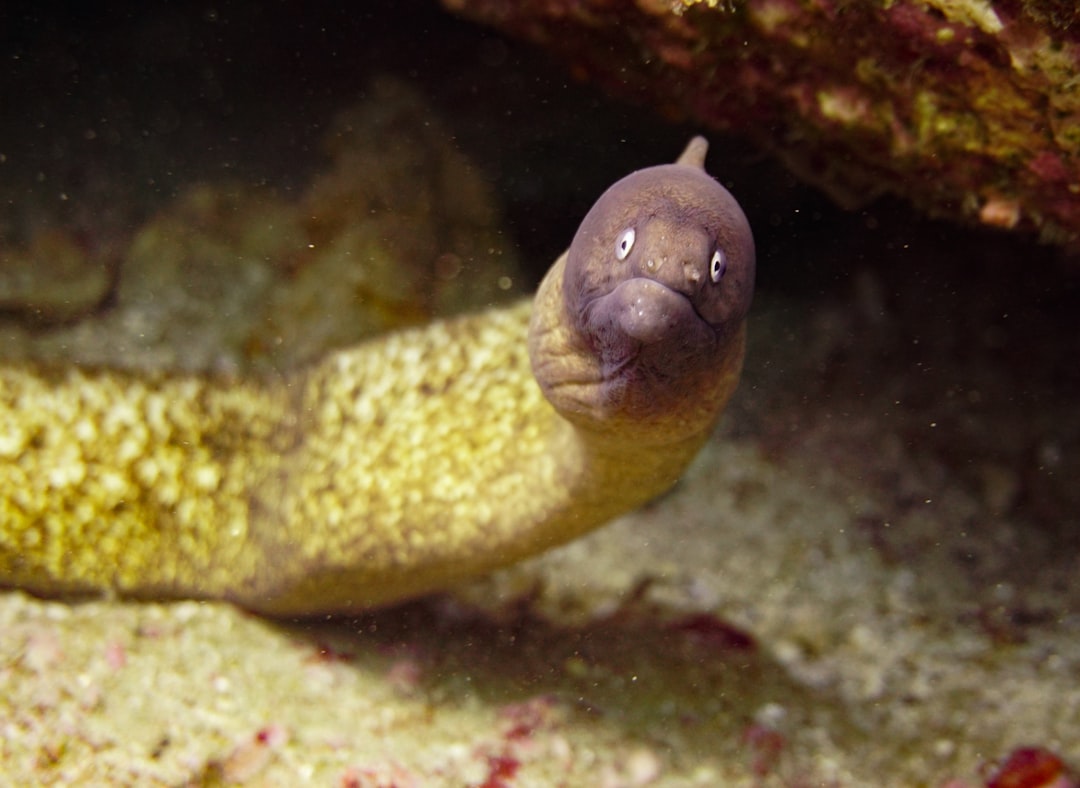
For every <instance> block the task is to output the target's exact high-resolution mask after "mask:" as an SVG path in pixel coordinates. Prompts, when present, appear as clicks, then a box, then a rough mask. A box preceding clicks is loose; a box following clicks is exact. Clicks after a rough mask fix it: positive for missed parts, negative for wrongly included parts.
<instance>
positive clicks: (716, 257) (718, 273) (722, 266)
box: [709, 249, 727, 283]
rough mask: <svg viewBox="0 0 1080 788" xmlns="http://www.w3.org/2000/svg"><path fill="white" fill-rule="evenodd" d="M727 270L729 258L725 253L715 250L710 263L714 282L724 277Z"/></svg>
mask: <svg viewBox="0 0 1080 788" xmlns="http://www.w3.org/2000/svg"><path fill="white" fill-rule="evenodd" d="M726 270H727V258H726V257H724V253H723V252H721V251H720V250H719V249H717V250H716V251H715V252H713V256H712V262H710V263H709V276H710V277H711V278H712V280H713V282H714V283H715V282H719V281H720V280H721V279H722V278H723V277H724V271H726Z"/></svg>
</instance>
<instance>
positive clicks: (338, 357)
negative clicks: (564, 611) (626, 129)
mask: <svg viewBox="0 0 1080 788" xmlns="http://www.w3.org/2000/svg"><path fill="white" fill-rule="evenodd" d="M705 150H706V143H705V141H704V140H703V139H701V138H695V140H693V141H692V142H691V143H690V145H689V146H688V148H687V150H686V152H684V154H683V155H682V157H680V159H679V162H678V163H676V164H674V165H663V166H659V167H651V168H648V169H645V170H641V171H638V172H636V173H633V174H631V175H629V176H627V177H626V178H624V179H623V180H621V181H619V182H618V183H616V184H615V185H614V186H612V187H611V188H610V189H609V190H608V191H607V192H605V194H604V195H603V196H602V197H601V198H600V200H598V202H597V203H596V205H595V206H594V207H593V208H592V210H591V211H590V212H589V214H588V215H587V216H586V217H585V220H584V221H583V223H582V225H581V228H580V229H579V230H578V232H577V234H576V235H575V238H574V240H573V243H572V244H571V247H570V249H569V251H568V252H567V253H566V254H564V255H563V256H561V257H560V258H559V260H557V261H556V263H555V265H554V266H553V267H552V269H551V270H550V271H549V273H548V275H547V277H546V278H545V279H544V281H543V283H542V284H541V286H540V289H539V292H538V293H537V295H536V298H535V300H534V301H533V302H532V303H529V302H521V303H517V304H515V305H511V306H509V307H504V308H496V309H489V310H487V311H484V312H480V313H477V314H473V315H468V316H465V317H460V318H453V319H449V320H442V321H437V322H434V323H432V324H430V325H428V326H426V327H422V328H416V329H409V330H405V331H401V332H398V333H392V334H389V335H387V336H384V337H379V338H377V339H375V340H372V341H369V342H366V343H363V344H360V345H358V346H355V347H352V348H347V349H344V350H340V351H336V352H333V353H331V354H329V355H327V356H326V357H324V358H323V359H322V360H320V361H318V362H316V363H314V364H312V365H310V366H308V367H306V368H303V369H301V370H299V371H296V372H294V373H290V374H286V375H284V376H280V377H275V378H269V379H264V380H259V381H254V380H252V381H239V382H238V381H236V380H223V379H218V378H213V377H200V376H195V375H190V376H170V375H160V374H159V375H147V374H142V375H137V374H135V373H131V372H119V371H115V370H81V369H64V370H57V369H46V368H41V367H37V366H32V365H7V366H3V367H0V582H3V583H4V584H7V585H13V586H19V587H23V588H26V589H28V590H31V591H33V592H36V593H41V594H47V595H69V594H96V593H115V594H118V595H121V596H130V597H139V598H169V597H196V598H220V599H229V600H233V601H235V602H237V603H239V604H241V605H243V606H245V607H248V608H251V609H254V610H258V611H261V612H265V613H270V614H313V613H321V612H344V611H353V610H358V609H363V608H367V607H370V606H373V605H379V604H384V603H389V602H393V601H397V600H400V599H404V598H407V597H410V596H413V595H417V594H420V593H423V592H426V591H430V590H434V589H438V588H441V587H445V586H447V585H449V584H450V583H452V582H454V581H455V580H458V579H460V578H464V577H468V576H471V575H475V574H478V573H482V572H484V571H487V570H490V569H493V568H495V567H497V566H500V565H505V564H507V563H511V562H513V561H515V560H517V559H519V558H522V557H524V556H526V555H529V554H531V553H535V552H537V551H540V550H542V549H545V548H547V547H549V546H552V545H554V544H558V543H560V542H563V541H566V540H568V539H571V538H573V537H575V536H577V535H579V534H581V533H583V532H585V531H587V530H589V529H591V528H594V527H596V526H598V525H600V524H602V523H604V522H606V521H607V520H609V519H611V518H612V517H614V516H615V515H617V514H620V513H622V512H624V511H627V510H629V509H631V508H634V507H635V506H637V505H639V504H641V503H643V502H644V501H646V500H648V499H650V498H652V497H654V496H655V495H657V494H659V493H660V492H662V491H664V490H666V489H667V488H669V487H670V486H671V485H672V484H673V483H674V482H675V480H676V479H677V478H678V477H679V475H680V474H681V473H682V471H683V469H684V468H685V467H686V465H687V463H688V462H689V461H690V459H691V458H692V457H693V456H694V455H695V454H696V452H697V451H698V449H699V448H700V447H701V445H702V444H703V442H704V441H705V440H706V438H707V437H708V435H709V433H710V431H711V429H712V427H713V425H714V424H715V422H716V420H717V418H718V417H719V414H720V412H721V411H722V410H723V407H724V405H725V403H726V402H727V399H728V398H729V396H730V395H731V393H732V391H733V390H734V388H735V386H736V383H737V381H738V376H739V372H740V369H741V364H742V356H743V346H744V338H745V325H744V324H745V318H746V313H747V310H748V308H749V304H750V299H751V296H752V291H753V273H754V249H753V240H752V237H751V234H750V229H749V226H748V224H747V222H746V218H745V216H744V215H743V213H742V211H741V210H740V208H739V206H738V204H737V203H736V202H735V201H734V199H733V198H732V197H731V195H730V194H729V193H728V192H727V191H726V190H725V189H724V188H723V187H722V186H720V185H719V184H717V183H716V182H715V181H714V180H713V179H712V178H710V177H709V176H708V175H707V174H706V173H705V172H704V156H705ZM534 375H535V376H534Z"/></svg>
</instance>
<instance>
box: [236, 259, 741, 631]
mask: <svg viewBox="0 0 1080 788" xmlns="http://www.w3.org/2000/svg"><path fill="white" fill-rule="evenodd" d="M564 258H565V256H564V257H563V258H560V260H559V261H558V262H557V263H556V264H555V265H554V266H553V267H552V269H551V271H550V272H549V273H548V275H547V277H546V278H545V280H544V282H543V284H542V285H541V287H540V289H539V291H538V292H537V295H536V297H535V300H534V304H533V306H532V309H531V310H530V308H529V305H528V304H521V305H518V306H516V307H510V308H507V309H501V310H491V311H489V312H487V313H484V314H482V315H477V316H470V317H465V318H459V319H457V320H454V321H449V322H447V323H440V324H435V325H434V326H431V327H428V328H425V329H421V330H418V331H416V332H409V333H408V334H405V335H402V336H401V338H402V339H407V340H408V342H409V343H410V344H411V345H414V348H415V352H416V353H417V354H418V355H419V358H422V359H424V360H425V362H426V363H425V366H424V368H423V369H422V370H417V371H416V373H415V374H416V375H417V376H418V379H423V380H425V381H426V383H424V384H422V387H421V391H422V392H424V391H426V392H427V393H426V394H422V396H419V397H416V396H414V394H413V392H411V391H410V390H409V384H408V382H407V381H406V382H405V385H404V386H403V387H401V389H400V391H399V393H398V396H390V397H388V396H387V395H386V393H385V392H378V393H377V396H376V397H371V396H365V394H364V393H362V392H360V391H359V389H358V392H357V393H358V397H357V399H356V402H357V404H356V407H355V409H354V412H353V413H352V414H345V413H340V412H338V411H337V409H336V408H330V409H329V412H321V413H320V408H325V406H326V405H327V404H328V403H330V402H341V401H349V398H348V397H347V396H342V392H340V391H333V392H331V391H328V390H327V387H331V388H335V387H338V386H339V385H340V381H342V380H349V379H354V380H357V381H358V382H359V380H360V377H362V376H360V375H355V374H354V372H353V370H354V369H355V368H358V367H365V366H367V365H370V364H371V363H373V362H375V361H376V359H375V358H365V357H364V356H365V354H367V353H368V352H369V351H379V353H378V355H379V356H380V357H381V358H380V359H379V360H378V362H379V363H389V364H394V363H399V362H396V361H395V360H396V359H400V358H401V354H400V353H398V352H396V351H395V349H394V348H392V347H390V348H387V347H386V346H384V345H378V346H375V345H372V346H369V347H368V348H366V349H365V348H361V349H359V350H358V351H353V352H345V353H340V354H335V355H334V356H333V357H331V358H330V359H329V360H327V361H326V362H324V363H323V364H321V365H320V366H319V367H318V368H316V369H315V370H314V371H313V374H312V375H311V376H310V378H309V380H308V381H307V384H306V390H305V393H304V394H303V396H302V397H301V401H300V402H299V403H298V408H297V412H298V413H301V414H303V415H302V416H301V422H300V424H298V434H299V435H300V436H301V437H300V447H299V448H298V450H297V452H296V453H295V455H294V456H292V457H290V458H287V459H286V461H285V468H284V477H285V478H284V479H283V482H284V483H283V484H282V485H281V486H280V488H279V489H280V493H281V500H279V501H276V502H273V503H272V505H270V506H268V507H266V508H267V510H268V511H271V512H291V513H293V516H292V517H291V518H290V519H289V520H288V521H286V520H285V519H283V518H278V517H274V516H272V517H271V518H270V520H271V521H272V524H270V523H268V525H269V527H263V528H260V529H259V530H258V541H259V543H260V554H261V555H262V559H261V560H260V561H259V562H258V565H259V566H260V568H261V569H260V571H259V572H258V573H257V574H256V576H255V577H254V578H253V582H252V583H250V585H246V586H242V587H233V588H232V589H230V590H229V591H228V596H229V597H230V598H232V599H234V600H236V601H238V602H240V603H242V604H244V605H245V606H248V607H251V608H254V609H257V610H260V611H262V612H268V613H273V614H293V613H305V612H309V611H311V610H319V611H349V610H356V609H360V608H364V607H369V606H372V605H377V604H380V603H383V602H386V601H393V600H397V599H403V598H408V597H410V596H414V595H417V594H420V593H423V592H426V591H431V590H436V589H440V588H444V587H447V586H449V585H451V584H452V583H453V582H454V581H455V580H457V579H459V578H463V577H468V576H473V575H477V574H480V573H482V572H484V571H488V570H491V569H494V568H496V567H498V566H503V565H506V564H509V563H512V562H513V561H515V560H517V559H519V558H523V557H525V556H528V555H532V554H535V553H537V552H540V551H541V550H543V549H545V548H548V547H551V546H553V545H557V544H560V543H563V542H566V541H568V540H570V539H573V538H575V537H577V536H579V535H581V534H582V533H584V532H586V531H589V530H591V529H593V528H595V527H596V526H598V525H600V524H602V523H604V522H606V521H608V520H610V519H611V518H612V517H615V516H617V515H619V514H621V513H623V512H626V511H628V510H630V509H632V508H634V507H636V506H638V505H640V504H642V503H644V502H645V501H647V500H649V499H651V498H653V497H655V496H656V495H658V494H659V493H661V492H663V491H665V490H667V489H668V488H670V487H671V485H672V484H674V483H675V481H676V480H677V478H678V477H679V475H680V474H681V473H682V471H683V470H684V469H685V466H686V464H687V463H688V462H689V461H690V459H691V458H692V457H693V456H694V454H695V453H696V452H697V451H698V450H699V449H700V447H701V445H702V443H704V441H705V440H706V439H707V438H708V436H709V434H710V431H711V429H712V427H713V425H714V423H715V421H716V418H717V414H718V413H719V412H720V411H721V408H719V407H713V408H712V409H708V407H707V406H706V407H705V408H703V412H704V411H705V410H707V415H706V416H705V418H704V419H703V420H702V421H701V422H700V423H699V424H698V425H697V426H698V429H696V430H695V431H694V432H693V433H692V434H689V435H686V436H685V437H683V438H682V439H680V440H678V441H674V442H665V441H662V440H661V441H657V439H656V429H655V425H649V427H648V430H647V433H646V432H644V431H643V430H641V429H635V427H634V426H633V425H629V424H622V425H620V428H619V429H616V430H611V429H589V428H585V427H581V426H575V425H573V424H571V423H570V422H568V421H567V420H566V419H564V418H562V417H561V416H560V415H559V414H558V413H556V411H555V409H554V408H553V407H552V405H551V404H550V403H549V402H548V401H547V400H546V399H544V396H543V394H542V393H541V391H540V388H539V386H538V385H537V383H536V381H535V379H534V377H533V375H532V374H531V372H530V370H529V368H528V364H529V361H528V358H527V352H526V330H527V328H526V327H527V321H528V320H529V316H530V311H531V313H532V321H531V322H532V326H531V336H532V337H534V338H535V337H544V336H546V337H548V338H549V339H551V338H553V337H554V336H555V334H556V333H557V332H559V331H561V330H562V329H561V328H558V326H561V325H564V324H565V321H563V320H562V319H561V315H560V313H559V310H561V308H562V307H561V304H562V300H561V298H560V296H559V292H560V290H561V276H562V267H563V260H564ZM545 324H546V325H545ZM552 332H555V333H552ZM392 339H393V338H391V340H392ZM466 340H467V341H466ZM541 341H542V340H541ZM738 342H739V343H740V344H739V348H738V352H733V353H731V354H729V356H730V363H729V364H728V366H727V367H726V368H725V369H723V370H713V373H714V374H713V377H712V379H711V388H712V392H711V393H710V394H709V396H706V397H705V399H712V398H713V397H719V398H722V399H725V400H726V398H727V397H728V396H729V395H730V394H731V392H732V391H733V390H734V387H735V385H736V383H737V380H738V375H739V370H740V367H741V360H742V351H741V342H742V338H741V335H740V338H739V340H738ZM429 344H431V345H432V346H431V347H426V346H427V345H429ZM437 349H438V350H441V353H440V352H435V351H436V350H437ZM429 351H431V352H429ZM447 354H451V355H452V356H453V357H454V358H453V364H443V366H447V367H449V366H454V367H456V368H457V371H456V372H454V373H453V374H450V375H447V376H445V377H443V378H440V376H439V374H438V373H437V368H438V367H439V366H440V359H441V358H445V356H446V355H447ZM414 363H415V361H414ZM391 377H394V378H395V379H396V380H398V381H399V382H400V381H402V380H403V379H404V378H407V374H406V372H405V370H399V371H395V373H394V374H393V375H392V376H391ZM435 389H438V390H437V391H436V390H435ZM376 399H377V402H376ZM371 406H375V407H379V406H381V407H385V408H386V410H385V411H384V412H380V413H377V414H373V413H369V412H367V411H368V408H369V407H371ZM435 415H440V416H441V418H442V421H443V422H444V423H447V422H448V423H449V425H448V426H447V428H446V429H445V430H441V431H440V430H433V429H432V425H433V424H434V423H435V420H434V419H433V416H435ZM374 422H381V432H383V433H385V434H383V435H381V436H380V437H379V439H378V442H377V445H374V446H373V445H371V441H370V436H371V435H372V430H371V424H372V423H374ZM425 425H426V426H425ZM684 427H685V425H684ZM421 428H423V429H424V431H425V432H426V433H427V434H425V435H424V436H423V437H422V438H421V437H419V434H418V433H416V432H413V431H414V430H420V429H421ZM410 434H411V436H412V437H410ZM354 443H355V445H356V450H355V451H353V452H352V453H351V454H350V458H349V462H348V467H345V466H344V464H342V463H341V462H340V461H337V460H336V459H335V458H339V457H340V454H341V447H342V446H350V445H353V444H354ZM650 444H651V445H650ZM433 459H434V460H435V461H434V463H433V462H432V460H433ZM381 474H392V475H393V476H394V490H393V491H389V490H383V491H381V492H380V489H379V484H378V480H379V478H380V475H381ZM436 480H442V481H443V482H444V483H442V484H439V483H433V482H434V481H436ZM271 489H273V488H271ZM350 496H351V498H350ZM355 501H359V502H360V504H359V505H357V504H356V503H355ZM365 501H367V503H368V504H369V505H367V506H365V505H364V502H365ZM268 503H270V502H268ZM371 504H373V505H371ZM305 510H309V511H310V515H308V514H305ZM327 513H330V521H329V522H330V527H324V526H322V525H321V522H320V519H319V518H322V520H323V521H326V518H327ZM335 513H338V514H337V515H336V516H335ZM373 514H375V515H376V516H372V515H373ZM311 528H314V529H316V530H320V535H319V537H318V539H313V538H312V534H311V532H310V531H309V530H308V529H311ZM301 529H303V534H302V536H301V535H300V533H301ZM313 545H316V546H314V547H313Z"/></svg>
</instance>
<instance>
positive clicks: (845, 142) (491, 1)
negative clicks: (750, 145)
mask: <svg viewBox="0 0 1080 788" xmlns="http://www.w3.org/2000/svg"><path fill="white" fill-rule="evenodd" d="M443 2H444V4H445V5H446V6H447V7H448V8H450V9H452V10H455V11H458V12H460V13H462V14H464V15H466V16H468V17H470V18H472V19H476V20H481V21H484V22H487V23H490V24H492V25H494V26H496V27H498V28H500V29H502V30H504V31H506V32H508V33H511V34H513V35H516V36H521V37H523V38H526V39H529V40H531V41H533V42H536V43H538V44H540V45H541V46H543V47H545V48H546V49H547V50H549V51H550V52H552V53H553V54H555V55H556V56H558V57H559V58H561V59H562V60H565V61H567V62H568V63H569V65H570V66H571V68H572V70H573V71H574V72H575V73H577V74H578V75H580V76H583V77H588V78H590V79H593V80H596V81H597V82H599V83H600V84H602V85H603V86H605V87H606V88H607V89H609V90H611V91H612V92H614V93H616V94H619V95H622V96H625V97H629V98H631V99H633V100H635V101H640V102H644V103H647V104H651V105H652V106H654V107H657V108H659V109H660V111H662V112H664V113H666V114H668V115H670V116H673V117H680V118H683V117H685V118H688V119H690V120H692V121H695V122H698V123H702V124H704V125H705V126H707V127H711V128H719V129H733V130H736V131H738V132H740V133H743V134H746V135H749V136H751V137H753V138H754V139H755V140H758V141H759V142H761V143H762V144H764V145H765V146H767V147H768V148H770V149H771V150H773V151H774V152H776V153H777V154H779V155H780V156H782V157H783V158H784V159H785V160H786V161H787V162H788V163H789V164H790V165H791V166H792V167H793V168H794V169H795V170H796V171H797V172H799V173H800V174H801V175H803V176H804V177H807V178H809V179H811V180H813V181H815V182H817V183H819V184H820V185H822V186H824V187H825V188H826V189H827V190H828V191H829V192H830V193H831V194H832V195H833V196H834V197H836V198H837V199H839V200H840V201H841V202H842V203H844V204H848V205H858V204H860V203H862V202H863V201H864V200H866V199H867V198H869V197H873V196H875V195H877V194H880V193H883V192H892V193H897V194H901V195H904V196H905V197H907V198H909V199H911V200H912V201H913V202H914V203H915V204H916V205H917V206H918V207H919V208H920V209H922V210H925V211H928V212H930V213H935V214H943V215H947V216H951V217H961V216H962V217H965V218H968V219H974V220H977V221H980V222H982V223H985V224H989V225H993V226H1000V227H1006V228H1010V229H1011V228H1018V229H1022V230H1028V231H1030V230H1038V231H1039V233H1040V234H1041V236H1042V237H1043V238H1044V239H1048V240H1053V241H1057V242H1070V243H1073V244H1075V243H1076V241H1077V238H1078V234H1080V10H1078V9H1077V7H1076V6H1075V4H1073V3H1071V2H1056V1H1055V0H1041V1H1040V0H1031V1H1030V2H1019V1H1017V0H1009V1H1007V2H1001V1H998V2H989V0H928V1H927V2H915V1H914V0H897V1H896V2H879V1H875V0H856V2H848V1H846V0H812V1H808V2H798V1H797V0H734V1H733V2H717V1H716V0H704V1H702V0H696V1H695V0H683V2H679V1H678V0H531V1H530V2H520V3H503V2H499V0H443Z"/></svg>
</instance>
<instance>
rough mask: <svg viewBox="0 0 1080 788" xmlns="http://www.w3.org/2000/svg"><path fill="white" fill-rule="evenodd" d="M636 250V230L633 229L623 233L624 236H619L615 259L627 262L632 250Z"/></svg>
mask: <svg viewBox="0 0 1080 788" xmlns="http://www.w3.org/2000/svg"><path fill="white" fill-rule="evenodd" d="M633 248H634V228H633V227H631V228H629V229H627V230H623V231H622V235H620V236H619V240H618V241H616V242H615V259H616V260H625V259H626V256H627V255H628V254H630V250H631V249H633Z"/></svg>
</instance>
